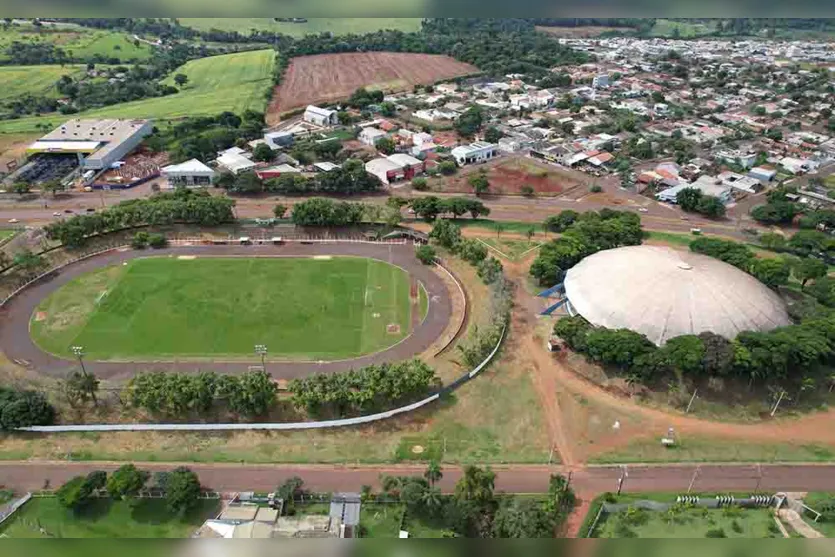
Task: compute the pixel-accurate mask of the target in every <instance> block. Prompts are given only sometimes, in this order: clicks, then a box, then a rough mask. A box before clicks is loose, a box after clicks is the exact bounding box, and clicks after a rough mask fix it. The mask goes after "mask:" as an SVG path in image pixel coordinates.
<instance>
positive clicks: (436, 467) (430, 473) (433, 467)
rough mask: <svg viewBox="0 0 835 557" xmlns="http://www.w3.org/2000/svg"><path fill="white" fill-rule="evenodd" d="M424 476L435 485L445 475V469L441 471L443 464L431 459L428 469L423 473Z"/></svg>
mask: <svg viewBox="0 0 835 557" xmlns="http://www.w3.org/2000/svg"><path fill="white" fill-rule="evenodd" d="M423 477H424V478H426V481H428V482H429V485H430V486H431V487H435V484H436V483H438V482H439V481H441V478H443V477H444V473H443V471H441V465H440V463H439V462H438V461H437V460H434V459H433V460H430V461H429V464H428V465H427V466H426V471H425V472H424V473H423Z"/></svg>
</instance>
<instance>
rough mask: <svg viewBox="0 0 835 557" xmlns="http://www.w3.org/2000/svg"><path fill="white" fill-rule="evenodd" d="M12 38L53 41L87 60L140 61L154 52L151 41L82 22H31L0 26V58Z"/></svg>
mask: <svg viewBox="0 0 835 557" xmlns="http://www.w3.org/2000/svg"><path fill="white" fill-rule="evenodd" d="M13 42H21V43H27V44H39V43H42V44H54V45H55V46H56V47H58V48H60V49H62V50H64V51H65V52H66V53H67V54H68V55H69V56H71V57H73V58H81V59H84V60H92V59H93V57H94V56H103V57H105V58H108V59H110V58H114V59H118V60H119V61H120V62H130V61H140V62H141V61H142V60H146V59H148V58H150V57H151V55H152V54H153V47H152V46H151V45H149V44H147V43H143V42H139V41H136V40H135V39H134V38H133V37H131V36H130V35H128V34H126V33H121V32H119V31H109V30H94V29H89V28H85V27H79V26H61V27H59V28H53V27H40V28H37V27H34V26H32V25H20V26H14V27H10V28H8V29H0V59H5V58H7V56H6V54H5V52H6V49H7V48H8V47H9V46H10V45H11V44H12V43H13Z"/></svg>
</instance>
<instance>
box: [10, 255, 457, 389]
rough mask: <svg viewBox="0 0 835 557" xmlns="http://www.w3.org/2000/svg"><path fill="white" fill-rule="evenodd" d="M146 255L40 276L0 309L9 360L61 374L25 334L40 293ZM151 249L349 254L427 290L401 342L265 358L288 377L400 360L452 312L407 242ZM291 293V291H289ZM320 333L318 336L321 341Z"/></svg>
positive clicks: (114, 375) (108, 365) (181, 366)
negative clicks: (350, 352) (372, 350)
mask: <svg viewBox="0 0 835 557" xmlns="http://www.w3.org/2000/svg"><path fill="white" fill-rule="evenodd" d="M147 255H149V253H148V252H137V251H134V250H127V251H115V252H109V253H107V254H104V255H101V256H98V257H94V258H92V259H87V260H84V261H81V262H79V263H76V264H73V265H70V266H69V267H66V268H64V269H62V270H61V271H59V272H58V273H57V274H56V275H54V276H52V277H51V278H45V279H44V280H42V281H41V282H39V283H36V284H34V285H32V286H30V287H29V288H27V289H25V290H24V291H23V292H21V293H20V294H19V295H18V296H17V297H15V298H13V299H12V300H11V301H10V302H9V303H8V304H6V306H5V307H4V308H2V309H0V349H2V351H3V352H4V353H5V354H6V356H7V357H8V358H9V359H10V360H13V361H21V362H26V363H27V364H28V367H29V368H30V369H35V370H38V371H39V372H40V373H45V374H48V375H52V376H55V377H63V376H64V375H65V374H66V372H67V370H68V369H69V368H70V367H73V366H74V365H75V363H74V362H69V361H66V360H63V359H61V358H58V357H56V356H53V355H51V354H46V353H45V352H42V351H41V350H40V349H39V348H38V347H36V346H35V344H34V343H33V342H32V339H31V338H30V336H29V319H30V317H31V316H32V313H33V312H34V310H35V308H36V307H37V305H38V304H39V303H40V301H41V300H42V299H44V298H45V297H46V296H48V295H49V294H50V293H52V292H53V291H55V290H57V289H58V288H60V287H61V286H64V285H65V284H67V283H68V282H69V281H71V280H73V279H74V278H76V277H78V276H80V275H82V274H85V273H89V272H91V271H94V270H96V269H99V268H101V267H103V266H106V265H117V264H120V263H122V262H124V261H127V260H128V259H132V258H134V257H143V256H147ZM150 255H154V256H166V255H177V256H183V255H189V256H197V257H276V256H297V257H307V256H317V255H319V256H352V257H368V258H372V259H379V260H381V261H386V262H388V263H391V264H393V265H397V266H399V267H401V268H403V269H405V270H406V271H407V272H409V274H410V275H411V276H412V278H413V279H414V280H418V281H420V282H422V283H423V284H424V286H425V288H426V290H427V292H428V293H429V299H430V303H429V312H428V314H427V316H426V319H424V320H423V321H422V322H421V323H420V324H418V325H417V326H416V327H415V328H414V329H413V330H412V334H411V335H410V336H408V337H407V338H406V339H405V340H403V341H402V342H401V343H399V344H397V345H395V346H393V347H391V348H389V349H387V350H383V351H382V352H378V353H376V354H370V355H367V356H362V357H360V358H355V359H352V360H345V361H338V362H268V364H267V371H268V372H269V373H270V374H271V375H272V376H273V377H275V378H276V379H293V378H297V377H304V376H307V375H311V374H313V373H335V372H340V371H347V370H348V369H351V368H358V367H363V366H367V365H371V364H380V363H383V362H391V361H400V360H405V359H409V358H412V357H415V356H416V355H418V354H420V353H422V352H423V351H425V350H426V349H428V348H429V347H430V346H432V345H433V343H434V342H435V341H436V340H437V339H438V337H440V336H441V335H442V334H443V332H444V329H445V328H446V326H447V323H449V320H450V318H451V315H452V302H451V300H450V294H449V291H448V289H447V287H446V285H445V284H444V282H443V280H441V278H440V277H439V276H438V275H437V274H435V273H434V272H433V271H431V270H430V268H429V267H426V266H425V265H422V264H421V263H420V262H419V261H418V260H417V259H416V258H415V256H414V247H413V246H411V245H409V244H403V245H400V244H360V243H357V244H352V243H334V244H327V243H326V244H313V245H305V244H296V243H291V244H287V245H284V246H190V247H172V248H168V249H165V250H158V251H155V252H151V253H150ZM288 295H292V293H288ZM326 341H327V340H326V339H323V342H326ZM255 363H256V362H255V357H254V356H253V361H252V362H243V361H236V362H222V361H212V362H209V361H204V362H194V361H169V362H138V361H137V362H87V363H86V365H87V368H88V369H89V370H91V371H93V372H94V373H96V374H97V375H98V376H99V377H101V378H103V379H125V378H129V377H131V376H133V375H134V374H136V373H137V372H139V371H145V370H154V369H162V370H170V371H180V372H196V371H199V370H200V369H201V368H202V369H206V368H211V369H212V370H214V371H217V372H220V373H236V372H241V371H246V370H247V369H248V368H249V366H250V365H253V364H255Z"/></svg>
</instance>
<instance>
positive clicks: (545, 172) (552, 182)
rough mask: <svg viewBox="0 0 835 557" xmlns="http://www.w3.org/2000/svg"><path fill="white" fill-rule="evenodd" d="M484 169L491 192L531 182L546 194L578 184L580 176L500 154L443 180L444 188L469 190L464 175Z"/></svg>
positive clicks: (514, 189)
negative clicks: (497, 157)
mask: <svg viewBox="0 0 835 557" xmlns="http://www.w3.org/2000/svg"><path fill="white" fill-rule="evenodd" d="M481 169H484V170H486V171H487V179H488V180H489V181H490V193H495V194H510V195H513V194H520V193H522V186H525V185H528V186H531V187H532V188H533V190H534V192H535V193H537V194H540V195H546V196H553V195H560V194H562V193H564V192H565V191H567V190H570V189H571V188H574V187H575V186H577V185H578V184H580V182H579V180H578V179H577V178H576V177H575V176H572V175H570V174H569V173H568V172H565V171H562V170H560V169H559V168H555V167H551V166H547V165H543V164H541V163H538V162H536V161H534V160H532V159H528V158H522V157H515V156H510V157H503V158H500V159H498V160H497V161H496V162H495V163H490V164H487V165H482V166H473V167H468V168H467V169H466V170H465V171H459V173H458V174H457V175H456V176H454V177H452V178H449V179H446V180H444V182H443V186H442V188H443V191H446V192H454V193H471V192H472V189H473V188H472V186H470V184H469V183H468V181H467V179H468V177H469V176H470V175H471V174H472V173H473V172H480V171H481Z"/></svg>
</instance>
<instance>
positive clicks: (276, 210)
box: [273, 203, 287, 219]
mask: <svg viewBox="0 0 835 557" xmlns="http://www.w3.org/2000/svg"><path fill="white" fill-rule="evenodd" d="M286 214H287V205H282V204H281V203H279V204H277V205H276V206H275V207H273V215H275V218H277V219H283V218H284V215H286Z"/></svg>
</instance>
